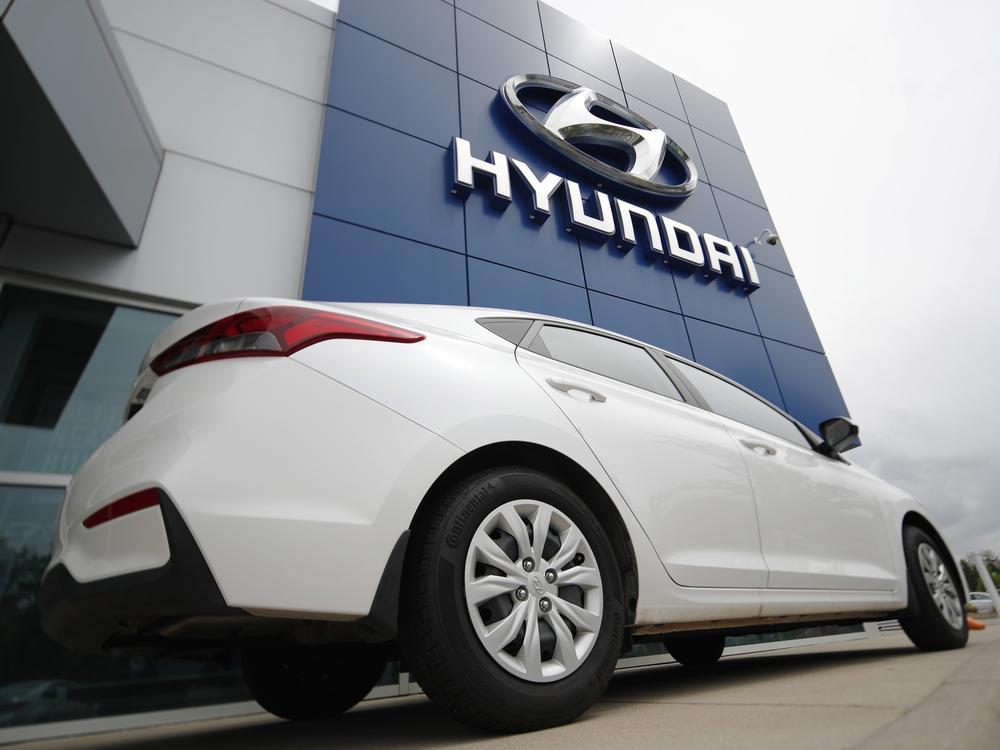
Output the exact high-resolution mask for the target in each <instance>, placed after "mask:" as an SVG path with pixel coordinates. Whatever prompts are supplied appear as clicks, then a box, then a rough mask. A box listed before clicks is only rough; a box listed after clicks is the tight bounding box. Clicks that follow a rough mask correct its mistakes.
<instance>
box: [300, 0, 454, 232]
mask: <svg viewBox="0 0 1000 750" xmlns="http://www.w3.org/2000/svg"><path fill="white" fill-rule="evenodd" d="M438 1H439V2H440V0H438ZM450 164H451V160H450V156H449V154H448V151H447V150H446V149H444V148H441V147H440V146H435V145H433V144H430V143H426V142H425V141H421V140H419V139H417V138H414V137H413V136H409V135H405V134H404V133H397V132H396V131H394V130H389V129H388V128H385V127H383V126H381V125H377V124H375V123H373V122H368V121H367V120H362V119H360V118H358V117H355V116H354V115H350V114H346V113H344V112H341V111H340V110H336V109H332V108H329V107H328V108H327V111H326V122H325V123H324V128H323V145H322V150H321V152H320V160H319V170H318V174H317V176H316V199H315V202H314V204H313V205H314V210H315V211H316V213H320V214H323V215H324V216H329V217H332V218H334V219H346V220H347V221H350V222H354V223H356V224H362V225H364V226H366V227H371V228H373V229H383V230H385V231H386V232H390V233H392V234H398V235H402V236H403V237H407V238H410V239H414V240H418V241H420V242H427V243H429V244H432V245H439V246H440V247H444V248H448V249H449V250H458V251H459V252H465V231H464V221H463V218H462V204H461V202H460V201H459V200H458V199H456V198H454V197H452V196H451V195H450V193H449V192H448V189H449V181H448V172H449V171H450Z"/></svg>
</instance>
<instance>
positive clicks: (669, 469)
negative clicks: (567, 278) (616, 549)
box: [517, 324, 767, 588]
mask: <svg viewBox="0 0 1000 750" xmlns="http://www.w3.org/2000/svg"><path fill="white" fill-rule="evenodd" d="M517 361H518V363H519V364H520V366H521V367H522V368H523V369H524V370H525V372H527V373H528V374H529V375H530V376H531V377H532V378H533V379H534V380H535V382H536V383H538V385H539V387H540V388H542V389H543V390H545V391H546V392H547V393H548V394H549V395H550V396H551V397H552V399H553V400H554V401H555V403H556V404H557V405H558V406H559V408H560V409H561V410H562V411H563V413H564V414H565V415H566V416H567V417H568V418H569V420H570V421H571V422H572V423H573V424H574V426H575V427H576V428H577V430H579V432H580V434H581V435H582V436H583V439H584V440H585V441H586V442H587V443H588V445H589V446H590V447H591V449H592V450H593V451H594V454H595V455H596V456H597V459H598V460H599V461H600V462H601V464H602V465H603V466H604V468H605V470H606V471H607V472H608V475H609V476H610V477H611V480H612V481H613V482H614V483H615V486H616V487H617V488H618V490H619V491H620V492H621V494H622V495H623V497H624V498H625V500H626V502H627V503H628V504H629V507H630V508H631V509H632V512H633V513H634V514H635V516H636V518H638V520H639V522H640V523H641V524H642V526H643V528H644V529H645V531H646V534H647V536H648V537H649V539H650V541H651V542H652V544H653V546H654V548H655V549H656V551H657V553H658V555H659V557H660V559H661V561H662V562H663V564H664V567H665V568H666V570H667V572H668V573H669V574H670V577H671V578H672V579H673V580H674V581H675V582H677V583H679V584H681V585H683V586H698V587H733V588H764V587H765V586H766V583H767V570H766V568H765V566H764V560H763V558H762V556H761V551H760V540H759V537H758V533H757V518H756V514H755V511H754V503H753V493H752V490H751V487H750V482H749V480H748V477H747V473H746V469H745V468H744V466H743V461H742V459H741V457H740V455H739V452H738V451H737V450H736V448H735V446H734V445H733V442H732V441H731V440H730V439H729V436H728V435H727V433H726V431H725V428H724V427H723V426H722V424H721V422H720V420H718V419H717V418H716V417H715V415H713V414H710V413H708V412H706V411H704V410H703V409H700V408H698V407H696V406H694V405H692V404H688V403H685V402H684V400H683V397H682V395H681V393H680V391H679V390H678V388H677V387H676V386H675V385H674V383H673V382H672V381H671V380H670V379H669V378H668V377H667V375H666V373H665V371H664V369H663V368H662V367H661V366H660V365H658V364H657V362H656V361H655V360H654V359H653V358H652V356H650V353H649V351H647V350H646V349H645V348H643V347H640V346H636V345H635V344H631V343H628V342H625V341H621V340H619V339H616V338H612V337H609V336H603V335H600V334H597V333H594V332H591V331H586V330H581V329H575V328H571V327H565V326H560V325H553V324H545V325H544V326H541V327H540V328H539V329H538V330H537V332H536V333H535V334H534V336H533V337H532V339H531V340H530V341H529V342H526V347H519V348H518V349H517Z"/></svg>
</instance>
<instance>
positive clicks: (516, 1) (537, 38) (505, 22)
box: [455, 0, 545, 49]
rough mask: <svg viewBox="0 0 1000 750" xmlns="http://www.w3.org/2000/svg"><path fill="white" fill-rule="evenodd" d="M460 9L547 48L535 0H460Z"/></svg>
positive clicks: (534, 44) (541, 47)
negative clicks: (501, 0) (499, 0)
mask: <svg viewBox="0 0 1000 750" xmlns="http://www.w3.org/2000/svg"><path fill="white" fill-rule="evenodd" d="M455 4H456V5H457V6H458V7H459V8H460V9H462V10H464V11H466V12H467V13H471V14H472V15H474V16H475V17H476V18H479V19H480V20H483V21H486V23H488V24H490V25H491V26H496V27H497V28H499V29H503V30H504V31H506V32H507V33H508V34H513V35H514V36H516V37H517V38H518V39H520V40H521V41H523V42H527V43H528V44H530V45H532V46H535V47H538V49H544V48H545V42H544V40H543V39H542V23H541V18H540V17H539V15H538V4H537V3H536V2H535V0H503V2H499V3H498V2H497V0H458V2H456V3H455Z"/></svg>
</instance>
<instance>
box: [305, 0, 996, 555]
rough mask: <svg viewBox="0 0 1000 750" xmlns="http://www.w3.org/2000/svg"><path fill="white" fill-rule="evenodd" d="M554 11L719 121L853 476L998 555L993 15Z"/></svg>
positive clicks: (846, 5) (733, 8)
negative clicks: (876, 483) (833, 393)
mask: <svg viewBox="0 0 1000 750" xmlns="http://www.w3.org/2000/svg"><path fill="white" fill-rule="evenodd" d="M498 1H500V0H498ZM547 1H548V2H549V4H551V5H553V6H555V7H557V8H559V9H560V10H562V11H563V12H565V13H568V14H570V15H572V16H574V17H576V18H577V19H579V20H580V21H582V22H584V23H585V24H587V25H588V26H591V27H592V28H594V29H595V30H598V31H601V32H603V33H605V34H607V35H608V36H610V37H611V38H613V39H615V40H617V41H619V42H621V43H623V44H625V45H626V46H629V47H631V48H632V49H634V50H635V51H636V52H638V53H640V54H642V55H643V56H645V57H648V58H649V59H651V60H654V61H656V62H657V63H659V64H661V65H662V66H663V67H665V68H667V69H669V70H672V71H673V72H675V73H677V74H678V75H680V76H682V77H684V78H686V79H688V80H689V81H691V82H692V83H694V84H695V85H697V86H700V87H702V88H704V89H706V90H707V91H709V92H710V93H712V94H714V95H716V96H718V97H720V98H721V99H723V100H725V101H726V102H728V103H729V106H730V109H731V110H732V113H733V116H734V118H735V120H736V124H737V127H738V128H739V130H740V134H741V136H742V139H743V143H744V145H745V146H746V149H747V152H748V154H749V156H750V159H751V162H752V164H753V167H754V170H755V172H756V174H757V178H758V180H759V181H760V185H761V189H762V190H763V192H764V196H765V198H766V199H767V203H768V206H769V207H770V209H771V214H772V216H773V217H774V221H775V223H776V225H777V229H778V231H779V233H780V235H781V237H782V240H783V242H784V245H785V247H786V250H787V252H788V256H789V259H790V260H791V263H792V267H793V269H794V271H795V275H796V277H797V278H798V281H799V285H800V287H801V288H802V292H803V294H804V296H805V299H806V303H807V305H808V306H809V309H810V311H811V312H812V315H813V320H814V322H815V324H816V328H817V330H818V331H819V335H820V338H821V340H822V341H823V345H824V347H825V349H826V352H827V354H828V356H829V358H830V362H831V365H832V366H833V370H834V373H835V375H836V376H837V379H838V381H839V383H840V386H841V389H842V391H843V393H844V398H845V400H846V401H847V406H848V408H849V409H850V411H851V416H852V417H853V418H854V419H855V420H856V421H857V422H858V423H859V424H860V426H861V437H862V440H863V441H864V446H863V447H862V448H860V449H858V450H856V451H854V452H852V453H851V454H850V457H851V458H852V459H854V460H857V461H858V463H860V464H862V465H865V466H867V467H868V468H870V469H872V470H873V471H875V472H876V473H878V474H879V475H881V476H882V477H884V478H885V479H888V480H889V481H891V482H894V483H896V484H899V485H901V486H903V487H905V488H907V489H908V490H910V491H911V492H913V493H914V494H915V495H916V496H917V497H919V498H921V499H922V500H924V502H926V503H927V505H928V506H929V507H930V508H931V509H932V510H933V511H934V515H935V517H936V518H937V520H938V521H939V522H940V523H941V524H942V525H943V526H944V527H945V531H946V533H947V535H948V536H949V538H950V540H951V542H952V543H953V545H954V547H955V548H956V551H958V552H959V553H960V554H964V553H965V552H967V551H969V550H972V549H979V548H983V547H991V548H993V549H996V550H998V551H1000V461H998V460H997V456H998V454H1000V407H998V397H997V395H996V390H997V385H996V383H997V379H998V377H1000V344H998V340H1000V333H998V330H1000V303H998V301H997V300H998V296H1000V258H998V254H1000V252H998V238H1000V226H997V224H998V223H1000V145H998V137H1000V93H998V92H1000V44H998V43H997V38H996V34H997V29H1000V3H997V2H995V1H994V2H962V1H960V0H959V1H956V2H953V3H948V4H945V3H941V2H926V1H923V0H905V1H904V0H897V1H896V2H890V1H888V0H884V1H882V0H868V1H867V2H847V1H844V0H841V1H840V2H837V3H824V4H822V5H820V4H817V3H796V2H790V1H786V2H778V1H777V0H774V1H771V2H767V1H765V0H757V1H756V2H753V3H747V2H745V1H743V0H737V1H729V0H699V2H682V1H681V0H674V1H666V2H659V1H656V0H613V1H611V0H547ZM324 4H327V5H334V4H335V3H333V2H332V0H325V1H324Z"/></svg>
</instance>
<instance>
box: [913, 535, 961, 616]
mask: <svg viewBox="0 0 1000 750" xmlns="http://www.w3.org/2000/svg"><path fill="white" fill-rule="evenodd" d="M917 559H918V560H919V561H920V572H921V573H923V576H924V582H925V583H926V584H927V590H928V591H929V592H930V595H931V599H933V600H934V604H935V606H937V608H938V611H939V612H940V613H941V616H942V617H944V619H945V622H947V623H948V624H949V625H951V627H953V628H955V630H961V628H962V623H963V621H964V620H965V613H964V611H963V610H962V599H961V597H960V596H959V595H958V589H957V588H956V587H955V584H954V582H953V581H952V580H951V574H950V573H949V572H948V566H947V565H945V564H944V561H943V560H942V559H941V557H940V555H938V553H937V551H936V550H935V549H934V548H933V547H932V546H931V545H929V544H927V543H923V544H921V545H920V546H919V547H917Z"/></svg>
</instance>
